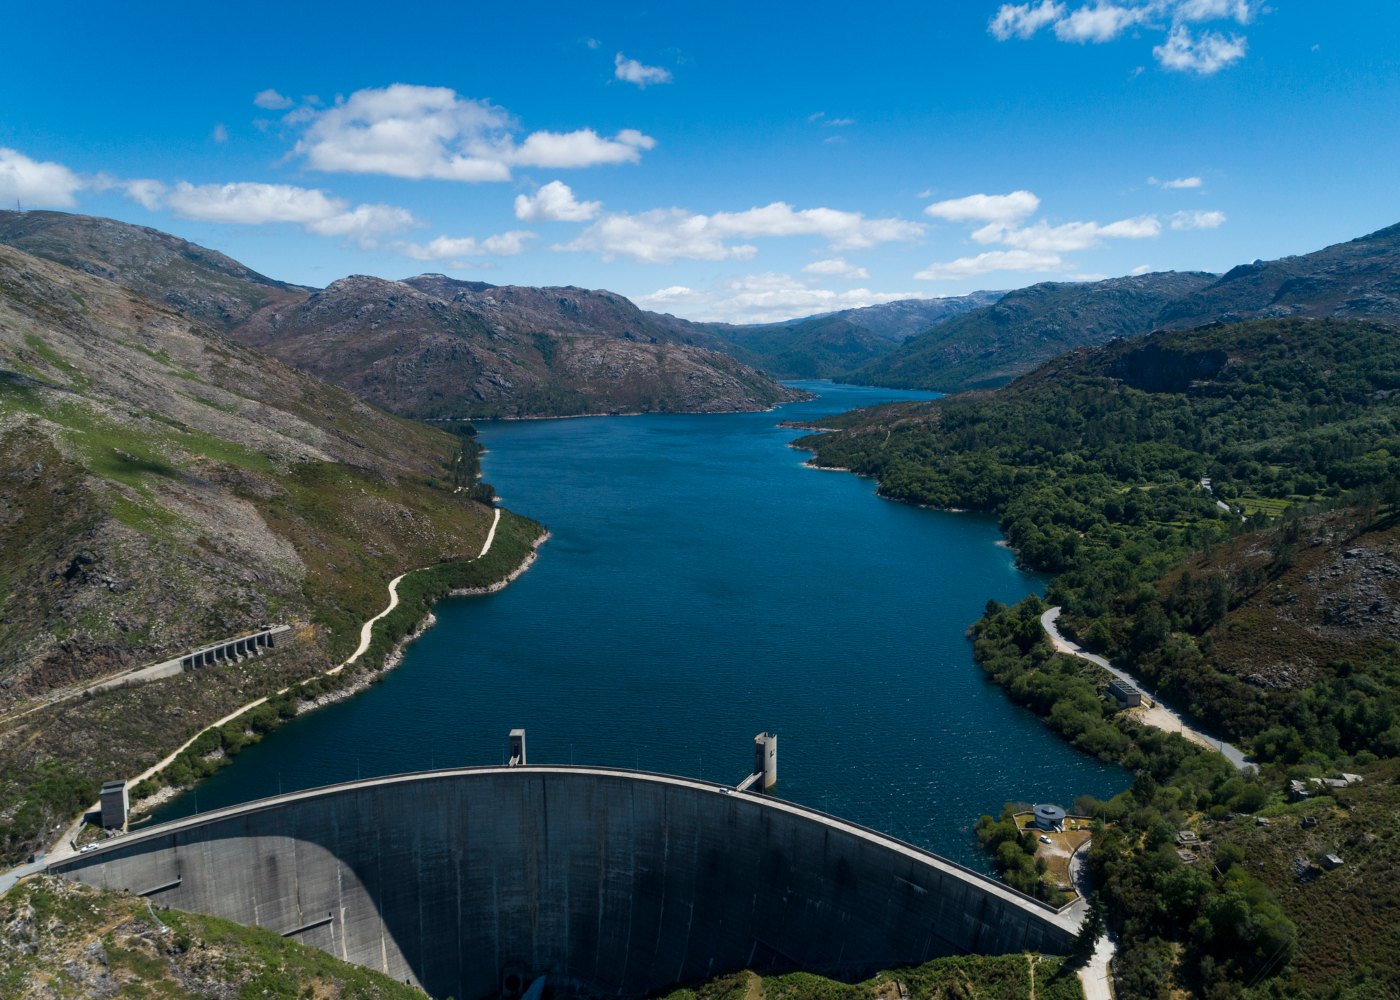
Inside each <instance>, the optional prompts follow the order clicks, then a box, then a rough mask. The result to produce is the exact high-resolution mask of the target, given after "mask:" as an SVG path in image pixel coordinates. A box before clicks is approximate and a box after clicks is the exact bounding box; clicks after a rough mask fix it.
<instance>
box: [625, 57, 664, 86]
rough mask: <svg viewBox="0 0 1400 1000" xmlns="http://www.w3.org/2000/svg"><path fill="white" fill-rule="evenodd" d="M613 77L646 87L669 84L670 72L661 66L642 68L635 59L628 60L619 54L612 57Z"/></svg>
mask: <svg viewBox="0 0 1400 1000" xmlns="http://www.w3.org/2000/svg"><path fill="white" fill-rule="evenodd" d="M613 76H615V77H617V79H619V80H622V81H624V82H626V83H635V84H636V85H637V86H638V87H648V86H650V85H651V84H653V83H670V82H671V71H670V70H669V69H665V68H664V67H661V66H644V65H642V64H641V63H639V62H638V61H637V60H635V59H628V58H627V57H626V56H624V55H623V54H622V53H621V52H619V53H618V54H617V55H616V56H614V57H613Z"/></svg>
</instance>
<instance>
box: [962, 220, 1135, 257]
mask: <svg viewBox="0 0 1400 1000" xmlns="http://www.w3.org/2000/svg"><path fill="white" fill-rule="evenodd" d="M1161 232H1162V224H1161V222H1159V221H1158V220H1157V217H1156V216H1153V215H1143V216H1138V217H1137V218H1133V219H1120V220H1119V221H1117V222H1110V223H1108V224H1107V225H1100V224H1099V223H1097V222H1066V223H1063V224H1061V225H1058V226H1052V225H1050V224H1049V223H1047V222H1045V221H1043V220H1042V221H1040V222H1037V223H1035V224H1034V225H1031V226H1022V227H1016V226H1004V225H1000V224H997V223H989V224H988V225H986V226H983V227H982V228H981V229H978V230H976V231H974V232H973V234H972V238H973V239H974V240H976V241H977V242H978V243H1004V244H1006V245H1007V246H1011V247H1015V248H1016V249H1018V250H1030V251H1034V252H1037V253H1069V252H1071V251H1074V250H1087V249H1089V248H1090V247H1095V246H1099V245H1100V244H1102V243H1103V241H1104V240H1106V239H1129V240H1140V239H1148V238H1150V237H1153V236H1158V235H1160V234H1161Z"/></svg>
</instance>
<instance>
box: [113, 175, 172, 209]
mask: <svg viewBox="0 0 1400 1000" xmlns="http://www.w3.org/2000/svg"><path fill="white" fill-rule="evenodd" d="M119 186H120V187H121V188H122V193H123V194H125V195H126V196H127V197H128V198H130V199H131V200H132V201H134V202H136V203H137V204H139V205H140V206H141V207H142V208H144V209H147V210H149V211H152V212H155V211H159V209H160V207H161V203H162V199H163V198H164V197H165V185H164V184H162V183H161V182H160V181H153V180H150V179H149V178H146V179H142V180H134V181H127V182H126V183H124V184H121V185H119Z"/></svg>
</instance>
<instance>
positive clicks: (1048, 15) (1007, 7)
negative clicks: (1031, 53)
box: [987, 0, 1065, 42]
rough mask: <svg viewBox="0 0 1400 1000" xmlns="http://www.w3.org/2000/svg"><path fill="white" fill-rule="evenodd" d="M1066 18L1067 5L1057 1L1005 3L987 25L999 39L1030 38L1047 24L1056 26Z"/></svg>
mask: <svg viewBox="0 0 1400 1000" xmlns="http://www.w3.org/2000/svg"><path fill="white" fill-rule="evenodd" d="M1064 16H1065V5H1064V4H1062V3H1056V2H1055V0H1041V2H1040V3H1038V4H1036V3H1021V4H1012V3H1004V4H1002V5H1001V8H1000V9H999V10H998V11H997V12H996V15H995V16H994V17H993V18H992V20H991V23H990V24H988V25H987V30H988V31H990V32H991V33H992V34H993V35H995V36H996V37H997V38H999V39H1000V40H1002V41H1003V42H1004V41H1006V40H1007V39H1008V38H1030V37H1031V36H1032V35H1034V34H1035V33H1036V32H1037V31H1039V30H1040V29H1041V28H1043V27H1045V26H1046V25H1047V24H1054V23H1055V22H1056V21H1058V20H1060V19H1061V18H1063V17H1064Z"/></svg>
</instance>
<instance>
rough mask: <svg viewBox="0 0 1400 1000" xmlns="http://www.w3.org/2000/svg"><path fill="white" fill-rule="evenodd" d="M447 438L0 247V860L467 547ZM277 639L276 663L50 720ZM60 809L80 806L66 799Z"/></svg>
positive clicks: (473, 544) (341, 645) (183, 682)
mask: <svg viewBox="0 0 1400 1000" xmlns="http://www.w3.org/2000/svg"><path fill="white" fill-rule="evenodd" d="M463 452H464V446H463V442H462V441H461V439H459V438H458V437H457V436H456V435H452V434H448V433H445V432H442V431H438V430H434V429H432V428H430V427H427V426H425V425H423V424H417V423H413V422H410V421H407V420H404V419H402V418H399V417H395V416H392V415H390V414H388V413H386V412H384V411H382V410H379V409H377V408H375V407H373V406H371V405H369V404H367V403H365V402H363V401H361V400H359V399H357V398H356V397H354V396H353V395H351V394H350V393H348V392H346V391H344V390H342V389H338V388H335V387H333V386H331V385H328V384H326V383H325V382H322V381H320V380H319V379H316V378H315V377H313V376H311V375H309V374H307V373H305V372H301V371H297V370H295V369H293V368H289V367H287V366H286V365H284V364H282V363H280V362H278V361H275V360H273V359H271V358H268V357H266V356H264V355H262V354H259V353H257V352H256V351H254V350H252V349H251V348H249V347H246V346H244V345H241V344H238V343H236V342H234V341H231V340H228V339H226V338H225V337H224V336H222V335H221V334H218V333H216V332H214V331H212V330H210V329H209V328H208V327H205V326H202V325H201V324H199V323H196V322H195V321H193V320H191V319H190V318H189V317H188V316H187V315H186V314H184V313H183V312H180V311H176V310H175V309H173V308H171V307H169V306H167V305H165V304H163V303H160V302H156V301H153V300H151V299H147V298H144V297H142V296H140V295H138V294H136V293H134V292H132V291H130V290H129V289H127V288H123V287H121V286H119V285H116V284H113V283H112V282H110V281H107V280H105V279H103V278H98V277H95V276H93V275H90V274H86V273H83V272H81V271H77V270H74V269H72V268H69V267H66V266H64V265H61V264H57V263H55V262H53V261H49V260H42V259H40V258H38V257H34V256H30V255H28V254H26V253H22V252H21V251H19V250H16V249H14V248H13V247H8V246H0V851H4V852H7V853H8V852H9V851H11V850H15V849H18V848H19V847H21V846H23V845H25V844H27V843H31V842H32V841H31V840H30V838H32V837H33V836H35V835H36V833H37V832H38V831H39V830H42V829H45V828H46V827H45V823H46V822H47V823H48V825H52V823H53V819H54V818H55V817H59V816H65V815H67V814H68V812H69V811H71V810H72V809H73V808H75V806H81V805H83V804H85V803H86V802H87V801H91V798H86V799H81V797H82V796H83V795H85V794H87V795H91V794H92V793H93V791H94V790H95V787H96V785H95V784H94V782H97V781H100V780H101V778H103V777H111V776H112V775H115V774H120V775H129V774H133V773H136V772H138V771H139V770H140V769H141V768H142V767H144V766H146V764H149V763H151V762H153V761H154V760H155V759H158V758H159V756H161V755H162V754H163V753H165V752H168V751H169V750H171V749H173V748H174V746H176V745H178V743H179V741H180V740H181V739H183V738H185V737H186V736H188V735H190V734H191V732H192V727H193V729H194V730H197V729H198V728H199V726H201V725H203V724H205V723H207V722H210V721H213V720H214V719H217V718H218V717H219V716H220V715H222V714H223V713H225V712H227V711H228V710H229V709H230V708H232V707H233V706H236V705H239V704H242V703H244V702H247V701H250V700H252V698H255V697H258V696H259V695H260V694H266V693H268V692H269V691H272V690H276V689H277V688H279V687H281V686H282V685H283V684H285V683H287V682H288V681H289V680H292V679H297V678H300V677H304V676H306V675H307V674H309V673H310V672H312V671H313V670H316V669H324V668H325V667H326V666H329V665H331V664H333V663H336V662H338V661H339V659H340V658H343V656H344V655H345V654H347V653H348V652H349V651H350V649H352V648H353V647H354V644H355V641H356V639H357V637H358V631H359V626H360V623H361V622H363V621H364V620H365V619H367V618H369V617H370V616H372V615H373V614H375V613H376V612H377V611H378V610H380V608H382V606H383V603H384V599H385V597H384V594H385V592H384V586H385V583H386V582H387V581H388V580H389V579H391V578H393V577H394V576H396V575H398V574H400V573H403V572H405V571H407V570H409V569H414V568H417V567H421V566H426V565H433V564H436V563H439V562H442V561H444V560H453V559H459V558H469V557H472V556H475V555H476V553H477V552H479V551H480V548H481V545H482V543H483V541H484V539H485V536H486V532H487V530H488V527H489V524H490V521H491V518H492V516H493V515H492V512H491V510H490V509H489V508H488V507H486V506H483V505H482V504H480V503H477V502H474V501H472V500H470V499H468V497H469V496H470V494H471V491H470V489H469V488H468V487H469V486H470V483H469V481H468V479H467V477H464V476H463V475H462V474H459V473H457V472H456V471H455V470H456V469H458V468H463V469H465V468H468V467H469V465H467V464H464V463H462V462H460V461H459V458H460V457H461V456H462V455H463ZM269 622H276V623H285V624H289V625H293V626H295V630H294V635H295V637H296V639H295V641H294V642H293V643H292V644H291V646H290V648H287V649H286V650H285V651H282V652H279V653H278V655H276V656H274V657H270V658H266V659H260V660H255V661H252V662H249V663H245V664H241V665H239V666H238V667H236V668H229V669H226V670H225V669H216V670H209V671H196V672H194V673H193V674H188V675H185V676H181V677H176V678H170V679H168V680H162V681H155V682H152V683H149V684H143V685H139V686H135V687H132V688H129V689H120V690H113V691H110V692H104V693H103V694H102V696H100V697H82V698H76V699H73V700H67V701H62V702H61V703H60V704H58V707H55V708H52V709H47V708H45V705H46V703H47V702H48V701H50V700H52V699H54V698H57V697H58V696H59V695H61V694H62V693H63V692H65V691H66V692H69V693H74V692H76V691H77V690H78V689H80V688H81V687H82V686H83V685H84V684H85V683H86V682H88V681H90V680H92V679H94V678H98V677H104V676H107V675H110V674H113V673H115V672H118V671H120V670H123V669H125V668H129V667H135V666H141V665H144V664H149V663H155V662H158V661H161V660H164V659H166V658H169V657H172V656H175V655H177V654H180V653H183V652H186V651H189V650H191V649H195V648H198V647H200V646H202V645H205V644H208V643H211V642H213V641H215V640H218V639H223V638H228V637H233V636H238V635H244V634H247V633H249V632H252V631H255V630H257V629H258V628H260V627H262V626H263V625H264V624H265V623H269ZM70 799H81V800H80V801H71V800H70Z"/></svg>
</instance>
